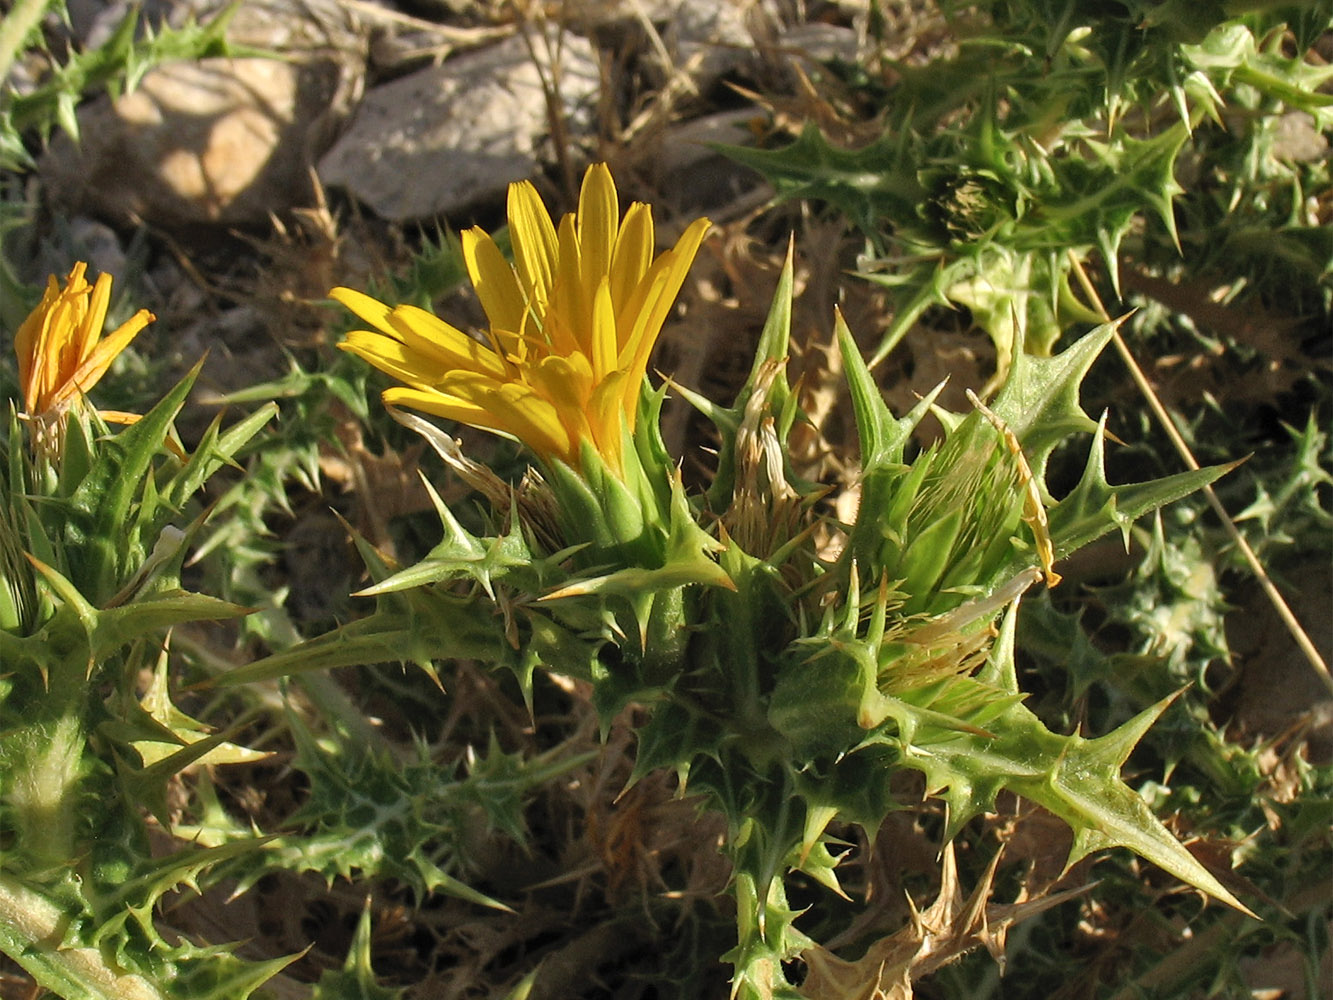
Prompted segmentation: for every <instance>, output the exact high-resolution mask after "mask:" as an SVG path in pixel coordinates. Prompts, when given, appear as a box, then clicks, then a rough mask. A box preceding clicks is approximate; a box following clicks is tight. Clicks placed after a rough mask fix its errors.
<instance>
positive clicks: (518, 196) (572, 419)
mask: <svg viewBox="0 0 1333 1000" xmlns="http://www.w3.org/2000/svg"><path fill="white" fill-rule="evenodd" d="M508 208H509V234H510V240H511V242H512V244H513V251H514V263H513V264H512V265H511V264H510V263H509V262H508V261H506V260H505V258H504V256H503V255H502V254H501V252H500V250H499V248H498V247H497V246H496V245H495V242H494V241H493V240H492V239H491V238H490V237H489V236H488V235H487V234H486V233H485V232H484V231H483V230H481V229H480V228H473V229H471V230H469V231H467V232H465V233H463V255H464V260H465V262H466V264H467V269H468V274H469V275H470V276H471V278H472V284H473V286H474V287H475V288H476V291H477V296H478V297H479V298H480V299H481V304H482V307H483V308H484V309H485V311H486V317H487V319H488V320H489V321H490V328H489V329H488V330H487V331H486V342H485V343H482V342H481V341H478V340H476V339H474V338H472V337H469V336H468V335H467V334H465V333H463V332H462V331H461V330H458V329H457V328H455V327H453V326H450V325H449V324H448V323H445V322H444V321H443V320H440V319H438V318H437V317H435V316H433V315H431V314H430V313H428V312H425V311H424V310H421V309H417V308H415V307H413V306H397V307H396V308H392V309H391V308H389V307H388V306H386V305H384V304H383V303H381V302H378V301H376V300H375V299H372V298H370V297H369V296H367V295H363V294H362V293H361V292H357V291H353V290H352V289H350V288H335V289H334V290H333V291H332V292H330V293H329V294H330V296H331V297H333V298H334V299H336V300H337V301H339V302H341V303H342V304H343V305H345V306H346V307H347V308H349V309H351V310H352V312H354V313H356V314H357V315H358V316H359V317H361V319H363V320H364V321H365V322H367V323H369V324H370V325H371V326H373V327H374V328H375V330H374V331H371V330H357V331H353V332H352V333H349V334H348V335H347V339H346V340H344V341H343V342H342V343H341V344H339V345H338V346H339V347H341V348H343V349H344V350H347V351H351V352H352V353H353V354H357V355H359V356H360V357H362V358H364V359H365V360H366V361H369V362H370V363H371V364H372V365H374V366H375V367H377V368H379V369H381V370H382V371H384V372H387V373H388V374H390V375H393V376H394V377H396V378H398V379H401V380H402V381H403V382H405V383H407V384H406V386H400V387H395V388H392V389H388V390H386V391H385V393H384V402H385V403H387V404H390V405H400V406H407V407H411V408H413V409H416V410H422V411H424V412H426V413H433V414H436V415H438V416H443V417H448V418H451V419H453V420H458V421H461V422H462V423H465V424H471V425H472V426H474V427H482V428H486V429H489V430H493V431H499V432H501V433H503V434H508V435H512V436H513V437H515V438H518V440H520V441H522V442H523V443H524V444H525V445H527V446H528V447H529V448H530V449H531V450H532V451H533V452H535V453H536V454H537V455H538V456H539V457H540V458H542V459H543V460H551V459H558V460H560V461H562V462H565V463H566V464H568V465H570V466H571V467H574V468H578V466H579V449H580V444H581V442H584V441H586V442H588V443H590V444H591V445H592V447H593V448H595V449H596V451H597V452H598V453H599V454H600V455H601V457H602V459H603V460H604V461H605V462H606V463H607V465H608V466H610V467H611V468H612V469H614V470H617V471H619V470H620V469H621V468H622V460H621V459H622V452H623V444H622V442H623V433H624V430H625V429H629V430H631V431H632V430H633V428H634V419H635V413H636V410H637V407H638V399H639V392H640V389H641V387H642V384H643V378H644V374H645V373H646V371H647V368H648V357H649V355H650V354H651V353H652V349H653V345H654V344H655V343H656V341H657V336H658V334H659V333H660V332H661V330H662V323H663V322H664V321H665V320H666V317H667V313H668V312H669V311H670V309H671V305H672V303H673V302H674V301H675V298H676V295H677V293H678V292H679V291H680V287H681V284H682V283H683V282H684V280H685V273H686V271H688V270H689V267H690V264H691V263H692V262H693V260H694V255H695V254H696V253H697V252H698V249H699V245H700V243H701V242H702V241H703V237H704V233H705V232H706V231H707V229H708V226H709V223H708V220H707V219H698V220H696V221H695V222H694V223H692V224H691V225H690V226H689V228H688V229H686V231H685V233H684V235H682V236H681V237H680V239H679V240H678V241H677V242H676V245H675V246H674V247H673V248H672V249H670V250H668V251H666V252H665V253H663V254H661V255H660V256H658V257H657V258H656V259H653V220H652V210H651V209H650V208H649V206H647V205H644V204H640V203H636V204H634V205H632V206H631V207H630V209H629V210H628V211H627V212H626V213H625V215H624V217H623V218H622V217H621V215H620V208H619V203H618V201H617V199H616V188H615V183H614V182H613V181H612V180H611V172H610V171H609V170H608V169H607V168H606V166H605V164H596V165H594V166H592V167H589V168H588V171H587V173H586V174H585V175H584V178H583V188H582V191H581V192H580V194H579V206H578V212H577V213H571V214H569V215H566V216H565V217H564V218H563V219H561V220H560V222H559V224H558V226H557V225H556V224H555V223H553V222H552V220H551V216H550V214H549V212H548V211H547V209H546V206H545V205H544V204H543V203H542V200H541V196H540V195H539V194H538V193H537V190H536V188H534V187H533V186H532V185H531V184H529V183H528V182H526V181H524V182H522V183H518V184H511V185H510V187H509V205H508Z"/></svg>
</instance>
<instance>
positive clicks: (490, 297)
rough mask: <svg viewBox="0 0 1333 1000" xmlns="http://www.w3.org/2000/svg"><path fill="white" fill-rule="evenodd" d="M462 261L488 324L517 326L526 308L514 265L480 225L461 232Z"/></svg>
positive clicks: (508, 328)
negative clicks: (488, 321)
mask: <svg viewBox="0 0 1333 1000" xmlns="http://www.w3.org/2000/svg"><path fill="white" fill-rule="evenodd" d="M463 261H464V263H465V264H466V265H467V273H468V276H469V277H470V278H471V279H472V287H473V288H474V289H476V292H477V298H479V299H480V300H481V307H482V309H484V310H486V318H487V319H489V320H490V321H491V326H492V327H498V328H499V329H501V330H517V329H519V328H520V327H521V326H522V325H523V314H524V312H526V311H527V297H526V296H525V295H524V294H523V289H522V288H520V287H519V284H518V276H517V275H515V274H514V268H513V266H512V265H510V263H509V261H507V260H505V257H504V254H502V253H501V252H500V248H499V247H498V246H496V245H495V240H493V239H491V238H490V236H488V235H487V234H486V231H485V230H483V229H482V228H481V227H480V226H474V227H472V228H471V229H468V230H465V231H464V233H463Z"/></svg>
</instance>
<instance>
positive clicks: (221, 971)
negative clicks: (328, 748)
mask: <svg viewBox="0 0 1333 1000" xmlns="http://www.w3.org/2000/svg"><path fill="white" fill-rule="evenodd" d="M195 374H196V373H194V372H192V373H190V375H189V376H187V377H186V378H185V379H183V380H182V381H181V383H180V384H179V385H177V386H176V387H175V388H174V389H173V390H172V391H171V392H169V393H168V394H167V395H166V397H164V398H163V399H162V401H161V402H160V403H158V405H157V406H155V407H154V408H153V409H152V410H150V411H149V412H148V413H147V414H146V415H144V417H143V418H142V419H140V420H139V421H138V422H137V423H135V424H134V425H132V426H131V427H129V428H127V429H125V430H123V431H120V432H119V433H117V434H112V433H110V431H109V430H108V428H107V427H106V426H105V425H104V424H103V423H102V421H101V419H100V418H99V417H98V416H97V414H96V413H95V412H94V411H92V410H91V409H87V408H84V409H80V410H77V411H75V412H73V413H70V414H66V415H62V416H60V417H58V418H57V419H59V420H60V421H61V423H60V425H59V426H58V427H56V426H55V425H51V424H48V425H45V426H41V425H39V426H38V428H37V429H29V428H20V425H19V424H18V423H17V421H16V420H15V419H13V418H11V427H10V433H9V437H8V441H7V445H6V447H5V449H4V451H3V453H2V454H0V477H2V478H0V498H3V504H2V505H0V541H3V549H0V594H3V595H4V598H3V600H2V601H0V609H2V610H3V616H4V618H3V621H2V622H0V626H2V627H0V657H2V658H3V660H4V663H5V667H6V673H7V682H6V684H5V685H4V688H3V692H0V836H3V838H4V842H5V845H6V849H5V852H4V859H3V865H2V866H0V897H2V899H3V903H2V905H3V907H4V910H5V912H4V919H3V920H2V921H0V923H3V924H4V926H5V931H4V937H3V938H2V939H0V944H2V945H3V947H4V949H5V951H6V952H7V953H8V954H9V955H10V956H11V957H12V958H14V959H15V960H16V961H18V962H19V963H20V964H22V965H23V966H24V968H25V969H27V971H28V972H29V973H30V974H31V975H32V976H33V977H34V978H35V979H36V980H37V982H38V983H40V984H42V985H43V986H45V987H47V988H49V989H52V990H56V991H59V992H60V993H61V994H63V995H66V996H88V997H107V998H110V997H124V996H144V997H150V996H167V995H171V996H191V997H216V998H221V997H228V998H233V997H246V996H249V995H250V993H251V992H252V991H253V990H254V989H255V988H256V987H257V986H258V985H259V984H261V983H262V982H263V981H265V980H266V979H268V978H270V977H271V976H272V974H273V973H274V972H276V971H277V970H278V969H280V968H281V967H282V966H283V965H285V964H286V960H274V961H271V962H266V963H258V964H255V963H249V962H244V961H241V960H240V959H237V958H234V957H233V956H231V955H230V954H228V953H226V952H225V951H219V950H216V949H212V948H200V947H197V946H195V945H192V944H189V943H186V942H180V941H172V940H169V939H168V938H165V937H163V935H162V934H161V932H160V930H159V928H158V926H157V923H156V919H155V908H156V906H157V905H158V903H159V901H160V900H162V899H163V897H164V896H166V895H167V894H169V893H173V892H175V891H177V890H179V889H181V888H183V887H184V888H192V889H196V890H197V889H198V887H199V884H200V880H201V879H203V878H205V877H206V876H207V875H208V874H209V873H211V872H213V871H215V870H216V869H217V868H218V866H219V865H221V864H222V863H224V862H227V861H230V860H232V859H234V858H235V857H237V856H238V855H240V854H243V853H246V852H249V851H252V850H254V848H255V845H256V842H255V841H254V839H253V838H251V839H249V840H240V841H237V842H236V843H234V844H231V845H225V846H219V847H214V848H192V847H184V848H182V849H180V850H177V851H176V852H174V853H169V854H166V855H163V856H161V857H156V858H155V857H154V855H153V852H152V851H151V850H150V848H149V842H148V826H147V824H146V822H145V816H144V813H143V812H142V811H141V809H140V807H141V806H142V807H144V808H146V809H147V810H148V812H150V813H151V814H152V815H153V816H154V817H155V818H156V819H157V820H158V822H163V823H164V822H166V820H165V817H166V814H167V812H168V809H167V806H166V797H167V788H168V785H169V784H170V783H172V782H173V781H174V780H177V776H178V775H179V774H180V772H181V771H183V770H184V769H186V768H187V767H189V766H190V765H192V764H196V763H198V762H200V761H202V760H204V759H205V758H208V759H211V760H212V761H214V762H222V763H225V762H227V761H229V760H237V759H246V757H247V753H246V751H244V750H242V749H241V748H239V747H236V746H234V745H233V744H231V743H229V742H228V737H227V735H226V734H215V735H207V736H206V735H205V734H204V732H203V730H202V727H201V726H200V725H199V724H198V723H197V722H195V720H193V719H191V718H190V717H189V716H188V715H186V714H184V713H183V712H180V711H179V710H178V709H176V707H175V706H174V705H173V704H172V702H171V698H170V695H169V693H168V690H167V687H166V674H165V669H166V661H167V656H168V653H167V647H166V640H165V638H164V637H165V634H166V632H167V631H168V630H169V629H171V628H172V627H176V626H181V625H186V624H188V623H193V622H200V621H213V620H219V619H227V618H233V617H236V616H238V615H241V614H244V613H245V609H244V608H240V607H237V606H235V605H233V604H229V603H227V602H225V601H221V600H218V599H217V598H213V597H208V596H206V595H202V594H195V593H190V592H188V591H185V590H183V589H182V588H181V584H180V573H181V564H182V562H183V559H184V553H185V550H186V547H187V545H188V541H189V539H190V537H191V536H192V535H193V534H194V533H195V532H197V531H198V530H199V528H200V527H202V525H203V524H204V522H205V521H206V519H207V514H206V513H205V514H202V515H200V516H199V517H197V518H196V519H195V520H194V522H193V523H192V524H190V525H189V526H188V527H187V528H186V529H184V530H182V529H181V528H179V527H177V526H176V525H175V524H174V523H173V522H178V521H179V520H180V519H181V518H182V515H183V514H184V513H185V510H186V506H187V504H188V502H189V501H190V500H191V498H192V496H193V495H194V494H195V493H196V492H197V491H198V489H199V488H200V487H201V486H202V485H203V484H204V482H205V481H206V480H207V479H208V478H209V477H210V476H211V475H213V474H214V473H215V472H216V471H217V470H218V469H219V468H220V467H221V466H222V465H223V464H225V463H227V462H229V461H231V459H232V456H233V455H234V454H235V452H236V451H237V450H238V449H239V448H241V447H242V446H243V445H244V444H245V442H246V441H247V440H249V438H251V437H252V436H253V435H254V434H255V433H256V432H258V430H259V429H260V428H261V427H262V426H263V424H264V423H265V422H267V421H268V420H269V419H270V418H271V416H272V411H271V409H270V408H263V409H261V410H260V411H258V412H257V413H255V414H254V415H252V416H250V417H247V418H244V419H243V420H241V421H240V422H238V423H237V424H235V425H234V426H232V427H231V428H229V429H227V430H225V431H223V430H222V429H221V427H220V424H219V423H218V422H215V423H214V424H213V425H212V426H211V427H209V428H208V429H207V430H206V431H205V433H204V434H203V437H202V439H201V440H200V442H199V443H198V445H197V447H196V448H195V450H194V451H193V452H191V453H185V452H184V451H183V450H182V448H181V447H180V445H179V444H177V443H176V442H175V431H174V428H173V423H174V421H175V418H176V416H177V414H178V413H179V411H180V408H181V406H182V405H183V403H184V400H185V397H186V395H187V394H188V392H189V390H190V388H191V386H192V384H193V381H194V375H195ZM53 433H54V434H57V435H58V436H57V438H56V441H57V442H58V443H57V444H56V445H55V446H54V448H55V453H54V454H52V453H51V452H52V447H53V446H52V444H51V439H50V438H49V437H47V438H45V440H46V444H44V445H42V446H40V447H38V445H37V438H38V435H39V434H44V435H51V434H53ZM27 444H31V445H32V446H33V449H34V450H33V451H32V453H31V454H29V453H28V452H26V451H25V450H24V447H25V445H27ZM145 670H151V671H153V675H154V676H155V677H156V678H157V681H156V682H155V684H154V685H153V687H152V689H151V690H150V691H149V692H148V693H146V694H145V695H144V697H143V699H142V700H141V699H140V697H139V693H138V690H137V687H138V683H139V677H140V673H141V671H145Z"/></svg>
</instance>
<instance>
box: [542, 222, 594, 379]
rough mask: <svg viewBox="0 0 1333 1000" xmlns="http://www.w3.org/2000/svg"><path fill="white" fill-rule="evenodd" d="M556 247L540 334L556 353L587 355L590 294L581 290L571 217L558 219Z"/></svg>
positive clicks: (578, 261) (580, 271)
mask: <svg viewBox="0 0 1333 1000" xmlns="http://www.w3.org/2000/svg"><path fill="white" fill-rule="evenodd" d="M559 244H560V255H559V259H558V261H557V263H556V272H555V286H554V287H553V288H552V289H551V301H550V302H549V303H548V305H547V309H546V318H545V320H544V321H543V323H542V332H543V333H544V334H545V335H546V340H547V342H548V343H549V344H550V346H551V350H552V351H553V352H554V353H556V354H571V353H573V352H574V351H583V352H584V353H587V351H588V333H589V331H588V321H589V316H590V314H591V312H592V293H591V291H590V290H588V289H585V288H584V287H583V273H582V268H581V266H580V252H579V239H578V234H577V233H576V232H575V229H574V217H573V216H572V215H566V216H565V217H564V218H563V219H561V220H560V230H559Z"/></svg>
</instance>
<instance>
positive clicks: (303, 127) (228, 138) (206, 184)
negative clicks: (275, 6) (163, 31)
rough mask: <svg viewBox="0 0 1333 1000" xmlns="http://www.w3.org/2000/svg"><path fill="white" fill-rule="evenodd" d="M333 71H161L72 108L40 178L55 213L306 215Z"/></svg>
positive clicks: (253, 218)
mask: <svg viewBox="0 0 1333 1000" xmlns="http://www.w3.org/2000/svg"><path fill="white" fill-rule="evenodd" d="M337 78H338V70H337V68H336V66H334V65H333V64H332V63H305V64H299V63H292V62H285V61H278V60H276V59H203V60H199V61H197V62H177V63H168V64H164V65H162V66H159V67H157V68H155V69H153V70H151V71H150V72H149V73H147V74H146V75H145V76H144V78H143V80H142V81H141V82H140V84H139V87H138V88H137V89H136V90H134V91H132V92H131V93H129V94H126V95H123V96H122V97H120V98H119V99H117V100H115V101H112V100H110V99H108V98H99V99H97V100H94V101H91V102H89V103H87V104H85V105H84V106H83V107H81V108H80V109H79V130H80V136H81V138H80V140H79V141H78V142H77V143H76V142H75V141H73V140H71V139H69V138H68V137H67V136H64V135H61V136H58V137H57V138H56V139H55V140H54V141H53V142H52V144H51V147H50V149H49V150H48V152H47V153H46V155H45V156H44V157H43V158H42V161H41V164H40V169H41V173H42V177H43V180H44V181H45V182H46V185H47V191H48V194H49V196H50V198H51V200H52V202H53V203H54V204H56V205H57V206H61V207H63V208H65V209H66V210H69V211H74V212H80V211H81V212H87V213H90V214H94V215H98V216H100V217H103V218H108V219H110V220H111V221H113V222H118V223H125V222H132V221H134V220H136V219H143V220H145V221H147V222H150V223H154V224H158V225H164V226H168V227H176V226H182V225H189V224H195V223H222V224H226V225H235V226H250V225H263V224H265V223H266V222H267V220H268V218H269V215H270V213H273V212H282V211H284V210H287V209H290V208H293V207H296V206H299V205H303V204H308V203H309V200H310V178H309V165H310V163H311V162H312V161H313V158H314V152H315V150H312V149H311V145H312V143H314V142H315V140H316V137H317V135H318V132H317V130H316V123H318V122H319V121H320V119H321V116H322V115H323V114H324V112H325V111H326V110H327V108H328V105H329V102H330V101H331V99H332V97H333V94H334V92H335V91H336V89H337Z"/></svg>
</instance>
